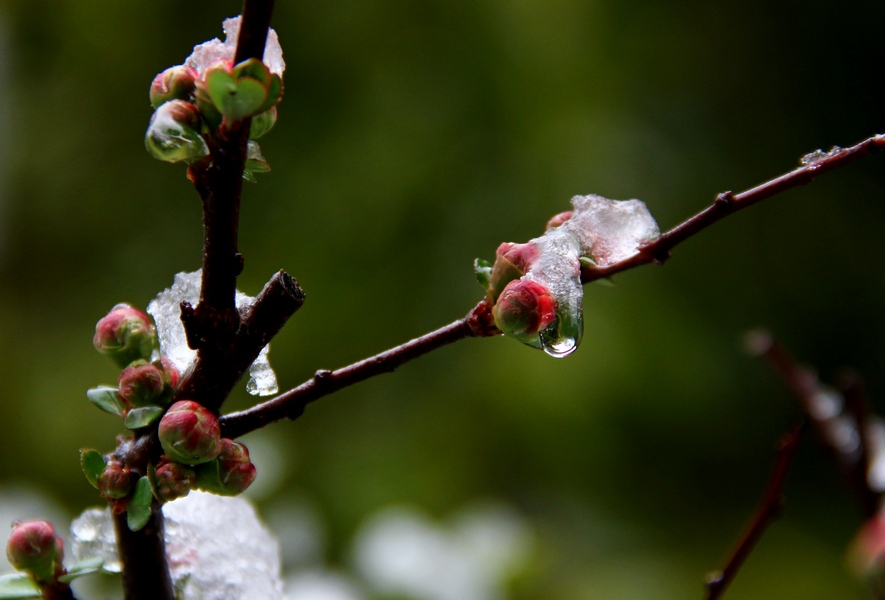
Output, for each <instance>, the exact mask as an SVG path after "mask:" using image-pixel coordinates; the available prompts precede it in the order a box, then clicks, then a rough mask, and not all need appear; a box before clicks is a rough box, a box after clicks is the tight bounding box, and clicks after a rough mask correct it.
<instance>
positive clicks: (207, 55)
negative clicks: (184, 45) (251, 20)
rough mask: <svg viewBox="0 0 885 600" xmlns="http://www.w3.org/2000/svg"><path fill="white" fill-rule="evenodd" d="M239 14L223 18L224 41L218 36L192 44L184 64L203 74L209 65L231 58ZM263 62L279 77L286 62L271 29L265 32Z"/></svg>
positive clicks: (238, 31) (239, 19)
mask: <svg viewBox="0 0 885 600" xmlns="http://www.w3.org/2000/svg"><path fill="white" fill-rule="evenodd" d="M241 20H242V17H241V16H236V17H232V18H230V19H225V20H224V22H223V23H222V27H223V28H224V35H225V38H224V41H223V42H222V41H221V40H219V39H218V38H215V39H211V40H209V41H208V42H204V43H202V44H200V45H199V46H194V51H193V53H192V54H191V55H190V56H188V57H187V61H185V63H184V64H186V65H187V66H189V67H191V68H193V69H196V71H197V73H199V74H200V75H202V74H203V72H204V71H206V70H207V69H208V68H209V67H211V66H212V65H214V64H216V63H217V62H218V61H221V60H231V61H232V60H233V59H234V53H235V52H236V50H237V36H238V35H239V33H240V21H241ZM264 64H266V65H267V68H268V69H270V72H271V73H276V74H277V75H279V76H280V77H282V76H283V71H285V70H286V63H285V61H283V49H282V48H281V47H280V39H279V37H278V36H277V32H276V31H274V30H273V29H270V30H268V32H267V44H266V45H265V46H264Z"/></svg>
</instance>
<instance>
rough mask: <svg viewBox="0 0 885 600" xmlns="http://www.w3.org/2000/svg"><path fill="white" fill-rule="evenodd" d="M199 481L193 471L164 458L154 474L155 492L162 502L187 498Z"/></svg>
mask: <svg viewBox="0 0 885 600" xmlns="http://www.w3.org/2000/svg"><path fill="white" fill-rule="evenodd" d="M196 481H197V475H196V473H195V472H194V470H193V469H191V468H190V467H187V466H185V465H183V464H181V463H177V462H173V461H170V460H168V457H166V458H164V459H163V460H162V461H161V462H160V465H159V466H158V467H157V470H156V471H155V472H154V492H156V494H157V498H159V500H160V501H162V502H170V501H172V500H175V499H176V498H183V497H185V496H187V494H188V492H189V491H191V489H193V487H194V485H195V484H196Z"/></svg>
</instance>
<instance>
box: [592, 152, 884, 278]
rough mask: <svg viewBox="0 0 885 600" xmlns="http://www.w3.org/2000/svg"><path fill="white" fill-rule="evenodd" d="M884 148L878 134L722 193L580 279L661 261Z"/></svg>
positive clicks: (607, 274)
mask: <svg viewBox="0 0 885 600" xmlns="http://www.w3.org/2000/svg"><path fill="white" fill-rule="evenodd" d="M883 148H885V136H883V135H876V136H873V137H871V138H869V139H866V140H864V141H862V142H861V143H859V144H857V145H856V146H852V147H851V148H845V149H843V150H840V151H838V152H833V153H832V154H828V155H827V156H826V157H824V158H822V159H821V160H819V161H817V162H815V163H813V164H811V165H808V166H804V167H800V168H798V169H796V170H794V171H790V172H789V173H786V174H785V175H781V176H780V177H777V178H775V179H772V180H770V181H766V182H765V183H763V184H761V185H758V186H756V187H754V188H752V189H750V190H747V191H745V192H741V193H739V194H733V193H732V192H723V193H721V194H719V195H718V196H717V197H716V201H715V202H713V204H712V205H711V206H709V207H708V208H706V209H704V210H702V211H701V212H699V213H698V214H696V215H695V216H693V217H691V218H690V219H688V220H687V221H685V222H683V223H680V224H679V225H677V226H676V227H674V228H673V229H671V230H670V231H667V232H666V233H663V234H661V236H660V237H659V238H658V239H656V240H654V241H653V242H649V243H648V244H646V245H645V246H643V247H642V249H641V250H640V251H639V252H638V253H637V254H634V255H633V256H631V257H630V258H628V259H625V260H622V261H621V262H619V263H615V264H613V265H611V266H608V267H605V268H593V267H584V268H583V269H582V270H581V281H582V282H583V283H589V282H591V281H596V280H598V279H604V278H607V277H611V276H612V275H615V274H617V273H621V272H622V271H626V270H628V269H632V268H634V267H638V266H641V265H646V264H649V263H658V264H661V263H663V262H664V261H666V260H667V259H668V258H669V257H670V252H671V251H672V250H673V248H675V247H676V246H677V245H678V244H680V243H682V242H684V241H685V240H687V239H688V238H690V237H692V236H693V235H695V234H697V233H700V232H701V231H703V230H704V229H706V228H707V227H709V226H710V225H712V224H713V223H716V222H717V221H719V220H720V219H723V218H725V217H727V216H729V215H731V214H734V213H736V212H737V211H739V210H742V209H744V208H747V207H748V206H752V205H754V204H756V203H757V202H760V201H762V200H765V199H766V198H770V197H771V196H774V195H776V194H780V193H781V192H785V191H787V190H789V189H792V188H794V187H798V186H800V185H805V184H806V183H811V182H812V181H813V180H814V178H815V177H817V176H818V175H821V174H823V173H827V172H829V171H833V170H835V169H838V168H839V167H842V166H844V165H846V164H848V163H850V162H854V161H855V160H857V159H859V158H863V157H865V156H870V155H871V154H875V153H876V152H879V151H880V150H882V149H883Z"/></svg>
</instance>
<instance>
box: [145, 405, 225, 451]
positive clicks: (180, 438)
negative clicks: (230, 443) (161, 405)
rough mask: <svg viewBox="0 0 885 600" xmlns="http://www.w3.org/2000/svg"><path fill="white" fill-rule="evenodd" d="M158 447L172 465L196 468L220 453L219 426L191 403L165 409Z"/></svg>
mask: <svg viewBox="0 0 885 600" xmlns="http://www.w3.org/2000/svg"><path fill="white" fill-rule="evenodd" d="M159 436H160V445H161V446H163V451H164V452H166V455H167V456H168V457H169V458H170V459H171V460H174V461H175V462H180V463H183V464H186V465H198V464H200V463H204V462H208V461H210V460H212V459H213V458H215V457H216V456H218V453H219V452H221V427H220V426H219V424H218V419H217V418H216V417H215V415H214V414H212V412H211V411H209V410H208V409H207V408H205V407H203V406H201V405H200V404H198V403H196V402H194V401H192V400H181V401H179V402H176V403H175V404H173V405H172V406H170V407H169V410H168V411H166V414H165V415H163V418H162V419H160V427H159Z"/></svg>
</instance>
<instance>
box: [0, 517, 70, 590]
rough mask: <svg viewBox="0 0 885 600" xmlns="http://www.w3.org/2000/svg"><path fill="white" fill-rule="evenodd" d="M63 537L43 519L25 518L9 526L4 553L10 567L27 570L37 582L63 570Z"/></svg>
mask: <svg viewBox="0 0 885 600" xmlns="http://www.w3.org/2000/svg"><path fill="white" fill-rule="evenodd" d="M62 555H63V551H62V541H61V539H60V538H59V537H57V536H56V535H55V530H53V529H52V525H50V524H49V523H47V522H46V521H26V522H24V523H18V524H17V525H14V526H13V528H12V534H11V535H10V536H9V541H7V542H6V557H7V558H8V559H9V562H10V563H11V564H12V566H13V567H15V568H16V569H19V570H20V571H28V572H29V573H31V574H32V575H33V576H34V579H36V580H37V581H39V582H44V581H50V580H52V579H53V578H54V577H56V576H57V575H60V574H61V573H62V566H61V560H62Z"/></svg>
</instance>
